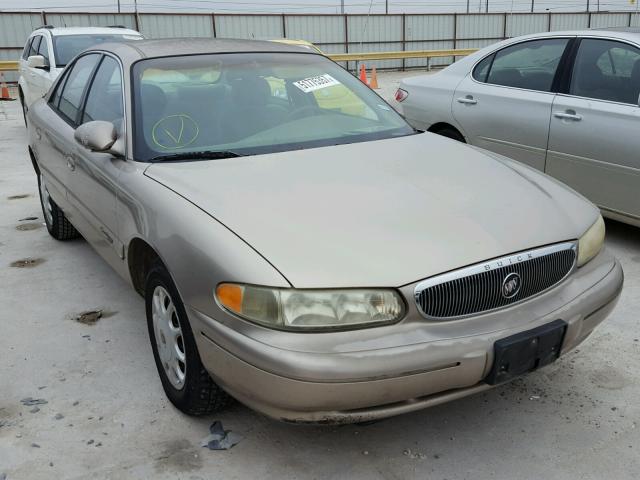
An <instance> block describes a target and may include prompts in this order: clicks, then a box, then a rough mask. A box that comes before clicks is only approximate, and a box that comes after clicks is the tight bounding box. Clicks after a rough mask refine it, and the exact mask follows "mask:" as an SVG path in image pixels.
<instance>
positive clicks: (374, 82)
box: [369, 66, 380, 90]
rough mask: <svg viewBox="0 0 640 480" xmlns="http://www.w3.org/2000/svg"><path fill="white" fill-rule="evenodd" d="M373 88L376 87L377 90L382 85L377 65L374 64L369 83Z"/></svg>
mask: <svg viewBox="0 0 640 480" xmlns="http://www.w3.org/2000/svg"><path fill="white" fill-rule="evenodd" d="M369 86H370V87H371V88H375V89H376V90H377V89H379V88H380V87H379V86H378V73H377V72H376V67H375V66H374V67H373V68H372V69H371V83H369Z"/></svg>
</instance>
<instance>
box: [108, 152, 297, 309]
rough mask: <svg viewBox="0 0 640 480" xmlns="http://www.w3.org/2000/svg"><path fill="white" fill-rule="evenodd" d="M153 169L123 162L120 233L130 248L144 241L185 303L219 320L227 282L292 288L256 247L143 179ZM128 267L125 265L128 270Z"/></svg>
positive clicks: (153, 181) (173, 193)
mask: <svg viewBox="0 0 640 480" xmlns="http://www.w3.org/2000/svg"><path fill="white" fill-rule="evenodd" d="M148 166H149V165H148V164H145V163H138V162H133V161H128V162H124V163H123V166H122V168H123V172H122V174H121V176H120V192H119V196H118V210H119V211H118V217H119V230H120V234H121V236H122V238H123V239H124V243H125V255H126V256H127V260H129V261H130V260H131V259H129V258H128V246H129V245H130V242H131V241H132V240H133V239H135V238H140V239H142V240H144V241H145V242H146V243H148V244H149V245H151V246H152V248H153V249H154V250H155V251H156V253H157V254H158V255H159V256H160V258H161V260H162V261H163V263H164V264H165V266H166V267H167V268H168V270H169V272H170V273H171V276H172V278H173V279H174V281H175V283H176V285H177V287H178V290H179V292H180V295H181V296H182V300H183V301H184V302H185V303H186V304H187V305H190V306H191V307H193V308H195V309H197V310H199V311H201V312H203V313H206V314H208V315H210V316H213V317H217V316H219V312H220V310H219V307H218V306H217V305H216V303H215V300H214V296H213V294H214V290H215V287H216V285H217V284H218V283H220V282H224V281H231V282H234V281H235V282H244V283H253V284H261V285H271V286H276V287H289V286H290V284H289V283H288V282H287V280H286V279H285V278H284V277H283V276H282V275H281V274H280V273H279V272H278V271H277V270H276V269H275V268H274V267H273V266H272V265H271V264H269V263H268V262H267V261H266V260H265V259H264V258H263V257H261V256H260V255H259V254H258V253H257V252H256V251H255V250H253V248H251V247H250V246H249V245H247V244H246V243H245V242H244V241H243V240H242V239H241V238H239V237H238V236H237V235H236V234H235V233H233V232H232V231H231V230H229V229H228V228H227V227H225V226H224V225H223V224H221V223H219V222H218V221H217V220H215V219H214V218H213V217H211V216H210V215H209V214H207V213H205V212H204V211H202V210H201V209H200V208H198V207H196V206H195V205H193V204H192V203H190V202H189V201H187V200H186V199H184V198H183V197H181V196H180V195H178V194H177V193H175V192H173V191H172V190H170V189H169V188H167V187H165V186H164V185H161V184H160V183H158V182H157V181H155V180H152V179H151V178H149V177H146V176H145V175H144V170H145V169H146V168H147V167H148ZM125 266H126V265H125Z"/></svg>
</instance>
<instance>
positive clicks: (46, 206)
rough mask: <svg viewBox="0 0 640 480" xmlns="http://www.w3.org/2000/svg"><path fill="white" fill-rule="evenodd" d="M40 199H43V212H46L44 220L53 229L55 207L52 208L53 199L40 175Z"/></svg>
mask: <svg viewBox="0 0 640 480" xmlns="http://www.w3.org/2000/svg"><path fill="white" fill-rule="evenodd" d="M40 198H41V199H42V210H43V211H44V218H45V221H46V222H47V225H48V226H49V227H51V225H53V207H52V206H51V197H50V196H49V190H47V186H46V185H45V184H44V178H43V177H42V174H41V175H40Z"/></svg>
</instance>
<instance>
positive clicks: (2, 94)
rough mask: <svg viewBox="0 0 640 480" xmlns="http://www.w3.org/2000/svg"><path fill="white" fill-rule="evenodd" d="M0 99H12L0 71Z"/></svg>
mask: <svg viewBox="0 0 640 480" xmlns="http://www.w3.org/2000/svg"><path fill="white" fill-rule="evenodd" d="M0 100H13V99H12V98H11V96H10V95H9V88H8V87H7V84H6V82H5V81H4V73H2V72H0Z"/></svg>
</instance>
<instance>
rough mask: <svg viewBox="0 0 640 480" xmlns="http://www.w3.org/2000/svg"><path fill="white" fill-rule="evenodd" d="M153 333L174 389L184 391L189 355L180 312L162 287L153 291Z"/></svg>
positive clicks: (161, 360)
mask: <svg viewBox="0 0 640 480" xmlns="http://www.w3.org/2000/svg"><path fill="white" fill-rule="evenodd" d="M151 315H152V318H153V332H154V334H155V339H156V347H157V349H158V356H159V357H160V362H161V363H162V366H163V368H164V371H165V372H166V374H167V378H168V379H169V381H170V382H171V385H173V387H174V388H176V389H177V390H182V388H184V381H185V378H186V376H187V355H186V352H185V349H184V339H183V337H182V328H180V321H179V320H178V312H177V311H176V307H175V305H174V304H173V300H172V299H171V296H170V295H169V292H167V290H165V289H164V288H163V287H161V286H157V287H156V288H155V290H154V291H153V300H152V302H151Z"/></svg>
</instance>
